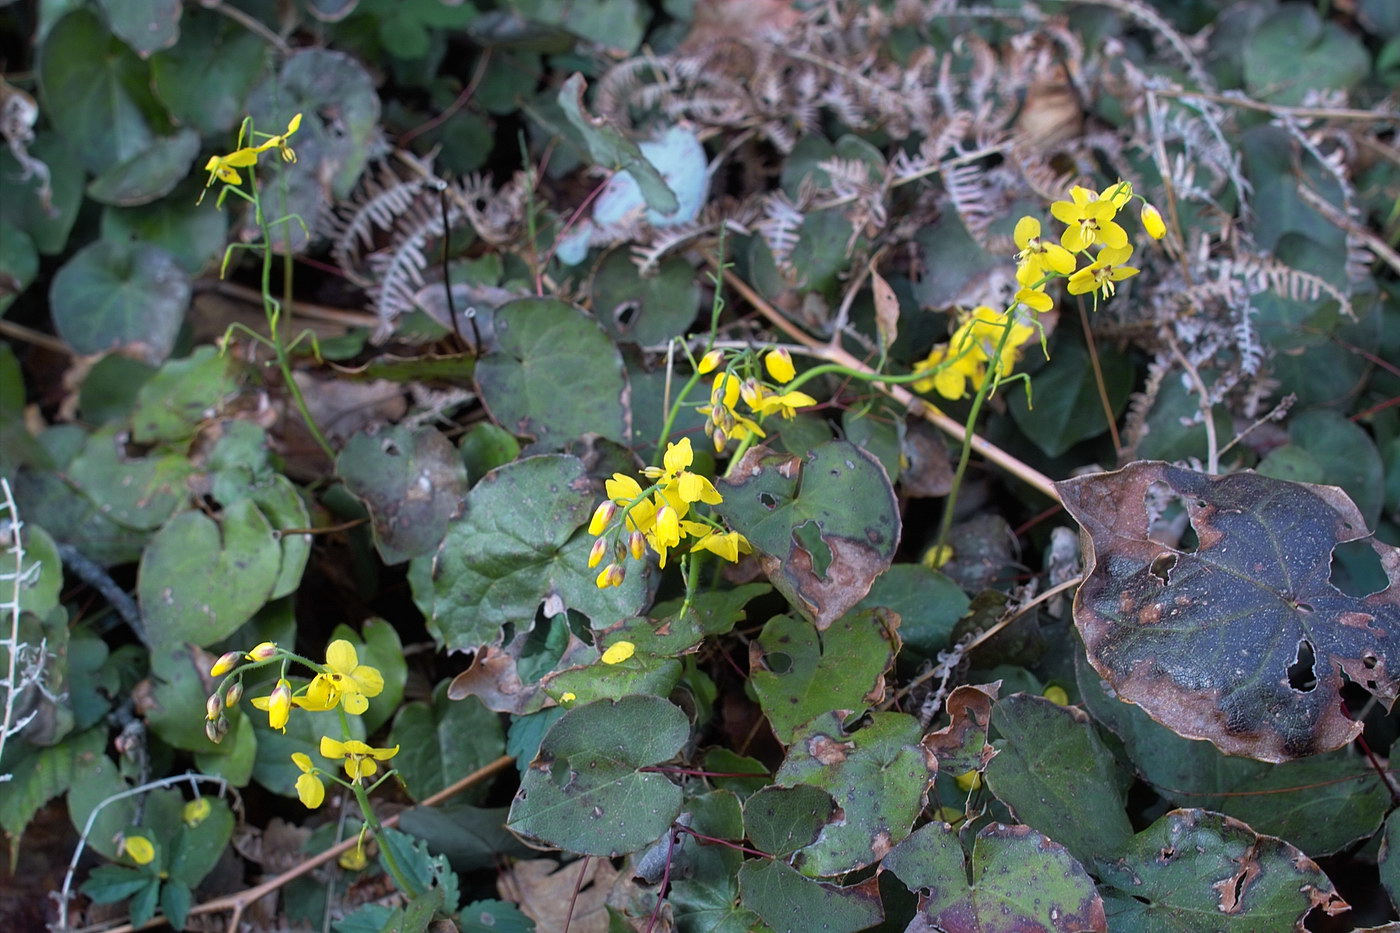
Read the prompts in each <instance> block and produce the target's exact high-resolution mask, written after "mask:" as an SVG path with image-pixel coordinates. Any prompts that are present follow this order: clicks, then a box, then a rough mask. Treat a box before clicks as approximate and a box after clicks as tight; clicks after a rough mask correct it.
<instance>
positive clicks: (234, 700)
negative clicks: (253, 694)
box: [224, 680, 243, 709]
mask: <svg viewBox="0 0 1400 933" xmlns="http://www.w3.org/2000/svg"><path fill="white" fill-rule="evenodd" d="M241 699H243V681H241V680H235V681H234V682H233V684H232V685H230V686H229V688H228V690H227V691H225V693H224V706H226V707H228V708H230V709H232V708H233V707H235V706H237V705H238V701H239V700H241Z"/></svg>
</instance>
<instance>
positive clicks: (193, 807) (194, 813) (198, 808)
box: [180, 797, 214, 826]
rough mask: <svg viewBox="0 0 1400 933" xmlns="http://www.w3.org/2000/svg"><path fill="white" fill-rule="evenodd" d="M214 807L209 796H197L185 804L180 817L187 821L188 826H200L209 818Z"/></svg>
mask: <svg viewBox="0 0 1400 933" xmlns="http://www.w3.org/2000/svg"><path fill="white" fill-rule="evenodd" d="M213 809H214V807H213V805H212V804H210V803H209V798H208V797H196V798H194V799H193V800H191V801H189V802H188V803H186V804H185V808H184V810H182V811H181V813H180V817H181V819H183V820H184V821H185V825H186V826H198V825H199V824H200V823H203V822H204V821H205V820H206V819H208V818H209V813H210V811H212V810H213Z"/></svg>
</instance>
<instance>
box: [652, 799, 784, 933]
mask: <svg viewBox="0 0 1400 933" xmlns="http://www.w3.org/2000/svg"><path fill="white" fill-rule="evenodd" d="M687 818H689V821H690V822H689V825H690V827H691V828H692V829H693V830H695V831H696V832H698V833H703V834H704V835H706V836H710V837H712V838H715V839H733V840H739V839H743V838H744V819H743V813H742V811H741V810H740V808H739V801H738V799H737V798H736V797H735V796H734V795H733V794H732V793H729V792H728V791H712V792H711V793H708V794H702V795H701V796H699V797H695V798H692V799H691V800H689V801H687V802H686V809H685V812H684V813H682V814H681V819H682V820H686V819H687ZM679 838H680V843H679V845H678V846H677V848H676V850H675V852H674V853H673V854H674V857H675V858H674V864H673V865H672V869H671V877H672V878H673V879H675V880H674V881H673V882H672V887H671V890H670V893H669V894H668V895H667V898H666V900H667V902H668V903H669V904H670V907H671V910H672V912H673V915H674V917H675V920H676V929H677V930H678V931H681V933H701V931H704V933H749V931H751V930H753V929H754V928H755V925H756V924H757V923H758V922H759V920H758V917H757V916H755V915H754V914H753V912H752V911H750V910H748V909H747V908H744V907H741V906H739V903H738V901H739V879H738V873H739V866H740V864H742V862H743V854H742V853H740V852H739V851H738V850H737V849H733V848H730V847H728V846H721V845H708V846H705V845H695V844H694V843H695V840H687V839H686V837H684V836H682V837H679ZM658 845H659V844H658Z"/></svg>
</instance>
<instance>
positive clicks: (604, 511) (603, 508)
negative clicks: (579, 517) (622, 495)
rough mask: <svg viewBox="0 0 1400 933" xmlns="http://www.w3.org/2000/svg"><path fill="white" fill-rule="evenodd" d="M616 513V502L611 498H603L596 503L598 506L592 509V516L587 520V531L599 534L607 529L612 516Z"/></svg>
mask: <svg viewBox="0 0 1400 933" xmlns="http://www.w3.org/2000/svg"><path fill="white" fill-rule="evenodd" d="M616 514H617V503H616V502H613V501H612V500H611V499H604V500H603V501H602V502H599V503H598V507H597V508H596V509H594V510H593V518H592V519H590V520H589V522H588V533H589V534H591V535H595V536H596V535H600V534H602V533H603V532H604V531H606V530H607V528H608V525H610V524H611V523H612V520H613V516H614V515H616Z"/></svg>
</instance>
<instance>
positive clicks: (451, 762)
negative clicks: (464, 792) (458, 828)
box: [388, 681, 505, 800]
mask: <svg viewBox="0 0 1400 933" xmlns="http://www.w3.org/2000/svg"><path fill="white" fill-rule="evenodd" d="M388 744H390V745H397V746H398V747H399V749H400V751H399V754H398V755H396V756H395V757H394V767H395V768H397V769H398V770H399V773H400V774H402V775H403V781H404V786H405V788H406V789H407V791H408V795H409V796H410V797H411V798H413V799H414V800H422V799H423V798H424V797H428V796H431V795H432V794H435V793H437V792H438V791H440V790H442V789H443V788H444V787H447V786H448V785H449V784H451V783H452V782H453V781H455V780H457V779H458V778H459V777H461V776H462V775H465V774H470V773H471V772H473V771H475V770H476V769H478V768H480V767H482V766H483V765H485V764H487V763H489V762H490V761H491V760H493V759H495V758H497V757H498V756H500V755H501V753H502V752H503V751H504V750H505V734H504V732H503V731H502V729H501V719H500V717H499V716H497V715H496V714H495V713H493V712H491V711H490V710H488V709H487V708H486V707H484V706H482V705H481V702H480V701H479V700H477V699H476V697H468V698H467V699H465V700H449V699H448V698H447V682H446V681H443V682H442V683H440V684H438V686H437V689H435V690H434V691H433V698H432V703H431V704H428V703H423V702H414V703H408V704H406V705H405V706H403V707H402V708H401V709H400V710H399V712H398V715H397V716H396V717H395V718H394V728H393V730H392V732H391V733H390V735H389V743H388ZM482 790H485V788H482Z"/></svg>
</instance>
